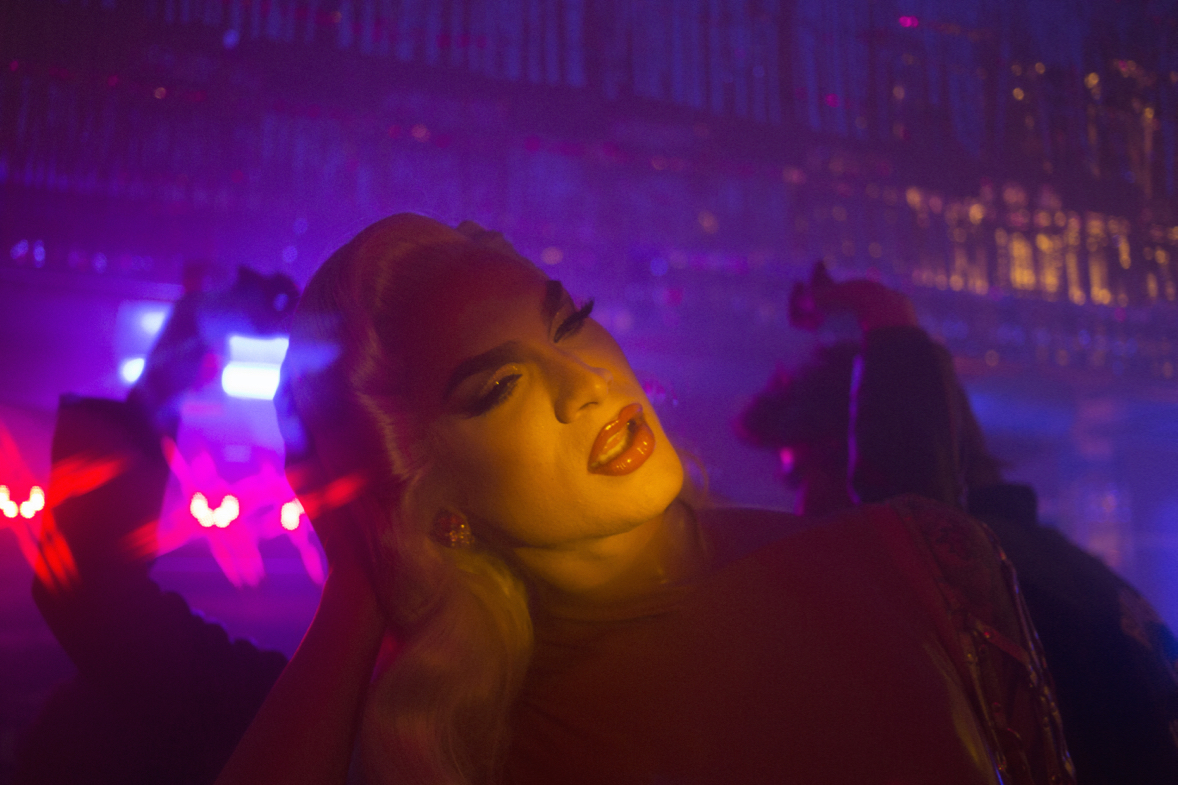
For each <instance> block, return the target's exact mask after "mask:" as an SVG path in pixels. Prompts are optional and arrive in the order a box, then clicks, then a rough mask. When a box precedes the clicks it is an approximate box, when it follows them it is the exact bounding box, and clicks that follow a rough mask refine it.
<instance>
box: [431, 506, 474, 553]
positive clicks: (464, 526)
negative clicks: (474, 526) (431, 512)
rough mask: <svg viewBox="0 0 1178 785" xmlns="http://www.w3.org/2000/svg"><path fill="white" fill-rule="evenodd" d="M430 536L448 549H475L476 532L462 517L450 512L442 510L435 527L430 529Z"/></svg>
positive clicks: (435, 520)
mask: <svg viewBox="0 0 1178 785" xmlns="http://www.w3.org/2000/svg"><path fill="white" fill-rule="evenodd" d="M430 534H431V535H432V536H433V538H434V539H435V540H437V541H438V542H439V543H441V544H442V545H445V546H446V547H447V548H472V547H474V532H472V531H471V530H470V524H469V523H467V522H466V519H465V518H463V517H462V516H461V515H459V514H458V513H456V512H451V511H450V510H442V511H441V512H439V513H438V514H437V516H436V517H435V518H434V523H433V526H431V527H430Z"/></svg>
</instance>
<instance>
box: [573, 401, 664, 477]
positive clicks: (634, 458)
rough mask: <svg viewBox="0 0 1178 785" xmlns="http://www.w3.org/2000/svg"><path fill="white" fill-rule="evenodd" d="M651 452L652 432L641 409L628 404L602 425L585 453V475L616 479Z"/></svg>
mask: <svg viewBox="0 0 1178 785" xmlns="http://www.w3.org/2000/svg"><path fill="white" fill-rule="evenodd" d="M653 452H654V431H652V430H650V426H649V425H647V424H646V420H645V419H644V418H643V416H642V405H641V404H637V403H632V404H630V405H629V406H625V407H623V408H622V411H620V412H618V416H617V419H615V420H612V421H610V422H608V423H606V424H605V427H603V428H602V429H601V433H599V434H597V438H596V439H594V440H593V449H591V450H590V451H589V471H591V472H593V473H594V474H606V475H610V476H618V475H622V474H629V473H630V472H632V471H634V470H635V469H637V468H638V467H639V466H641V465H642V464H644V463H646V459H647V458H649V457H650V455H651V453H653Z"/></svg>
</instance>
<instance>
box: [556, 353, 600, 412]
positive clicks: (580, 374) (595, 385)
mask: <svg viewBox="0 0 1178 785" xmlns="http://www.w3.org/2000/svg"><path fill="white" fill-rule="evenodd" d="M553 376H554V379H553V381H554V388H555V389H554V391H553V392H554V395H555V400H554V402H553V403H554V408H555V409H556V419H557V420H559V421H560V422H562V423H571V422H572V421H573V420H575V419H577V417H578V415H580V414H581V413H582V412H583V411H586V410H587V409H589V408H591V407H593V406H595V405H597V404H599V403H603V402H604V401H605V399H606V396H607V395H609V388H610V385H611V384H612V383H613V380H614V375H613V372H612V371H610V370H609V369H608V368H598V367H596V366H594V365H590V364H589V363H587V362H585V361H584V360H582V359H581V358H580V357H578V356H576V355H574V354H569V353H566V352H562V351H559V350H558V351H557V352H556V357H555V361H554V367H553Z"/></svg>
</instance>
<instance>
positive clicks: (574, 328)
mask: <svg viewBox="0 0 1178 785" xmlns="http://www.w3.org/2000/svg"><path fill="white" fill-rule="evenodd" d="M591 313H593V301H592V300H590V301H589V302H587V303H585V304H584V305H582V306H581V307H580V308H579V309H577V310H576V311H575V312H573V313H572V314H571V315H570V316H569V317H568V318H567V319H565V320H564V321H563V322H561V323H560V326H559V327H557V328H556V332H555V333H554V334H553V336H552V341H553V343H560V341H561V339H563V338H568V337H569V336H571V335H576V334H577V332H578V331H580V329H581V328H582V327H583V326H584V325H585V320H586V319H588V318H589V314H591Z"/></svg>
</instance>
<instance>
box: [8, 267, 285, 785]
mask: <svg viewBox="0 0 1178 785" xmlns="http://www.w3.org/2000/svg"><path fill="white" fill-rule="evenodd" d="M297 296H298V290H297V288H296V287H295V286H294V284H293V283H292V282H291V281H290V280H289V279H288V278H286V277H285V276H270V277H264V276H261V275H258V274H256V273H253V272H251V271H249V270H244V269H243V270H241V271H240V272H239V276H238V280H237V283H236V284H235V285H234V286H233V287H232V288H230V289H228V290H222V291H219V292H203V291H193V292H189V293H188V294H186V295H185V297H183V298H182V299H181V300H180V301H178V302H177V303H176V305H175V306H174V308H173V312H172V315H171V317H170V318H169V321H168V323H167V324H166V325H165V326H164V328H163V330H162V332H161V334H160V337H159V339H158V340H157V342H156V344H155V346H154V347H153V348H152V351H151V353H150V355H149V357H148V358H147V361H146V363H145V367H144V372H143V374H142V376H141V378H140V380H139V381H138V382H137V383H136V385H135V386H134V387H133V388H132V390H131V392H130V393H129V395H128V396H127V400H125V401H113V400H103V399H95V398H79V397H76V396H68V395H67V396H63V397H62V399H61V403H60V406H59V409H58V418H57V426H56V429H55V431H54V436H53V448H52V459H53V471H52V475H51V479H50V484H49V489H48V494H47V496H48V498H47V504H48V508H47V509H46V510H45V523H44V526H43V536H42V543H41V547H42V553H43V558H42V560H41V563H40V564H39V565H38V570H37V578H36V579H35V580H34V583H33V597H34V599H35V600H36V603H37V606H38V608H40V610H41V613H42V614H43V616H44V617H45V620H46V622H47V623H48V625H49V627H50V629H51V630H52V631H53V634H54V635H55V636H56V637H57V639H58V641H59V642H60V643H61V645H62V648H64V649H65V651H66V653H67V654H68V655H69V656H70V659H71V660H72V661H73V663H74V665H75V666H76V667H77V670H78V674H77V676H76V677H75V678H74V679H73V680H71V681H70V682H69V683H67V684H66V685H64V686H63V687H62V688H60V689H59V690H58V691H57V692H56V693H55V694H54V695H53V697H52V698H51V699H50V700H49V702H48V704H47V705H46V706H45V708H44V710H43V711H42V714H41V716H40V717H39V718H38V720H37V721H36V723H35V724H34V725H33V727H32V728H31V729H30V730H29V732H28V733H27V735H26V737H25V738H24V740H23V743H22V745H21V748H20V750H19V760H18V765H17V772H16V776H15V780H14V781H15V782H16V783H28V784H29V785H41V784H43V783H208V782H212V781H213V780H214V779H215V778H216V776H217V773H218V772H219V771H220V770H221V768H222V767H223V766H224V764H225V761H226V760H227V759H228V758H229V755H230V753H232V751H233V748H234V747H235V746H236V744H237V742H238V740H239V739H240V737H241V735H242V733H243V732H244V731H245V729H246V727H247V726H248V725H249V723H250V721H251V720H252V719H253V717H254V714H255V713H256V712H257V710H258V707H259V706H260V705H261V703H262V701H263V699H264V698H265V696H266V694H267V692H268V691H269V690H270V687H271V686H272V685H273V683H274V681H275V680H276V679H277V678H278V674H279V673H280V672H281V671H282V668H283V667H284V666H285V664H286V658H285V657H284V656H283V655H281V654H279V653H277V652H267V651H260V650H258V649H257V648H256V647H255V646H253V645H252V644H250V643H248V642H246V641H241V640H230V638H229V636H228V635H227V634H226V632H225V630H224V629H222V628H221V627H220V626H219V625H217V624H214V623H210V622H207V621H205V620H204V619H203V618H202V617H201V616H200V615H199V614H198V613H196V612H193V611H192V610H191V609H190V608H189V607H188V605H187V603H186V602H185V601H184V599H183V598H181V597H180V596H179V595H177V594H174V593H171V592H163V591H161V590H160V588H159V586H158V585H157V584H156V583H155V582H154V581H153V580H152V579H151V577H150V575H149V570H150V567H151V563H152V562H153V561H154V558H155V529H156V522H157V519H158V517H159V515H160V507H161V504H162V502H163V497H164V489H165V486H166V484H167V481H168V475H169V467H168V462H167V460H166V459H165V456H164V452H163V447H162V446H161V440H162V439H163V438H165V437H166V438H168V439H169V440H171V441H173V442H174V440H175V437H176V431H177V428H178V426H179V408H180V402H181V399H182V398H183V395H184V393H185V392H186V391H187V390H188V389H190V388H193V387H196V386H199V385H200V384H202V383H203V382H205V381H208V379H209V378H210V376H211V373H210V371H211V370H212V368H211V367H210V364H209V359H208V357H207V355H209V353H210V352H211V351H212V350H213V349H214V347H216V346H217V345H218V342H219V341H221V340H223V338H224V335H225V334H226V333H227V332H230V331H250V332H260V333H266V332H274V331H277V330H278V329H279V328H280V327H281V325H282V323H283V321H284V319H285V318H286V317H287V316H288V315H289V313H290V311H291V309H292V308H293V306H294V302H295V299H296V298H297Z"/></svg>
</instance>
